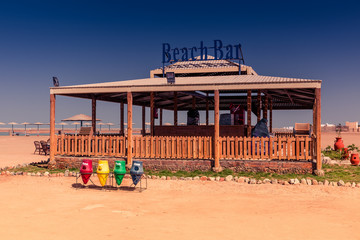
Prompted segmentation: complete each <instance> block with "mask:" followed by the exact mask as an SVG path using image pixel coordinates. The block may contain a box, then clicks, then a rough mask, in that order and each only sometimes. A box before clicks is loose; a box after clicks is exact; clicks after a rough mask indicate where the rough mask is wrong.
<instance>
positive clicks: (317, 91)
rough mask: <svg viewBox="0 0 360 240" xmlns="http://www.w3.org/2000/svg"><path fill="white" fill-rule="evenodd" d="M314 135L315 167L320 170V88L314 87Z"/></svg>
mask: <svg viewBox="0 0 360 240" xmlns="http://www.w3.org/2000/svg"><path fill="white" fill-rule="evenodd" d="M315 123H316V130H315V137H316V140H317V141H316V169H317V170H321V168H322V161H321V88H316V89H315Z"/></svg>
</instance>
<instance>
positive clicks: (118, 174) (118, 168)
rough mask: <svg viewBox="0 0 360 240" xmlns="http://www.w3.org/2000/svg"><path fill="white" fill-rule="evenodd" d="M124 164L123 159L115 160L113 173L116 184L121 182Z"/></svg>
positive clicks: (123, 174) (124, 170) (124, 171)
mask: <svg viewBox="0 0 360 240" xmlns="http://www.w3.org/2000/svg"><path fill="white" fill-rule="evenodd" d="M125 164H126V163H125V161H115V167H114V175H115V180H116V183H117V185H120V184H121V182H122V180H123V178H124V176H125V173H126V168H125Z"/></svg>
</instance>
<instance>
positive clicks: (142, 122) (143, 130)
mask: <svg viewBox="0 0 360 240" xmlns="http://www.w3.org/2000/svg"><path fill="white" fill-rule="evenodd" d="M145 108H146V107H145V105H143V106H142V108H141V110H142V111H141V115H142V117H141V133H142V135H143V136H145V134H146V127H145V117H146V114H145V110H146V109H145Z"/></svg>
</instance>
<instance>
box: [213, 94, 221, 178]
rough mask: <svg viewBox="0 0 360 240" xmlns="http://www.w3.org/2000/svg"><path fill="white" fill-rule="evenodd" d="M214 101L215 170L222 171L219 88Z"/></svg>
mask: <svg viewBox="0 0 360 240" xmlns="http://www.w3.org/2000/svg"><path fill="white" fill-rule="evenodd" d="M214 102H215V107H214V108H215V109H214V125H215V126H214V129H215V131H214V148H215V149H214V160H215V163H214V171H216V172H219V171H221V166H220V126H219V125H220V121H219V119H220V117H219V103H220V97H219V90H215V91H214Z"/></svg>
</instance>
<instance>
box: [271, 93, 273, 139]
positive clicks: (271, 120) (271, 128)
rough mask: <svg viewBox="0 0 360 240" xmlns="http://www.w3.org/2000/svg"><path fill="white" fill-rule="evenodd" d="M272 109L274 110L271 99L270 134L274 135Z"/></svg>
mask: <svg viewBox="0 0 360 240" xmlns="http://www.w3.org/2000/svg"><path fill="white" fill-rule="evenodd" d="M272 109H273V105H272V99H270V133H272V123H273V119H272V116H273V115H272Z"/></svg>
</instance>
